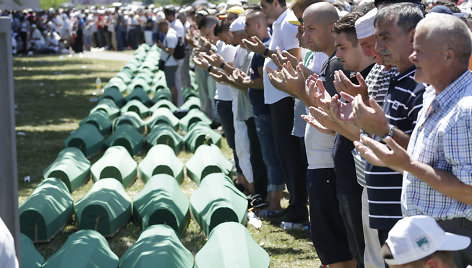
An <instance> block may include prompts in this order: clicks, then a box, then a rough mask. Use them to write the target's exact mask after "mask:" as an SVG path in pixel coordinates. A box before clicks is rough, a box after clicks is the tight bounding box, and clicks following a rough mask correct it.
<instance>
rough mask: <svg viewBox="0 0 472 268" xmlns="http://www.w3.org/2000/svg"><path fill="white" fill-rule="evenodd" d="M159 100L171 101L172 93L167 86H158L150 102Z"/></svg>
mask: <svg viewBox="0 0 472 268" xmlns="http://www.w3.org/2000/svg"><path fill="white" fill-rule="evenodd" d="M159 100H168V101H172V93H171V92H170V89H168V88H167V87H163V88H159V89H158V90H157V91H156V93H155V94H154V97H153V98H152V100H151V101H152V103H157V102H158V101H159Z"/></svg>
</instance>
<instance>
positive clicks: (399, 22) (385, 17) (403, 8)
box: [375, 3, 424, 33]
mask: <svg viewBox="0 0 472 268" xmlns="http://www.w3.org/2000/svg"><path fill="white" fill-rule="evenodd" d="M423 18H424V13H423V11H422V10H421V9H420V8H419V7H418V5H415V4H412V3H398V4H392V5H389V6H386V7H383V8H381V9H379V11H378V13H377V16H376V17H375V26H377V25H379V23H390V22H393V24H394V25H395V26H396V27H398V28H400V29H401V30H402V31H403V32H404V33H408V32H410V31H411V30H413V29H415V27H416V24H418V22H419V21H420V20H422V19H423Z"/></svg>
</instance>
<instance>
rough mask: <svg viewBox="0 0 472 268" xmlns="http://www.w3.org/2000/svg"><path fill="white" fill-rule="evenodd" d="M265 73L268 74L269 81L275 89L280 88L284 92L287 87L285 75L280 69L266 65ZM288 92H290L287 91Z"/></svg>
mask: <svg viewBox="0 0 472 268" xmlns="http://www.w3.org/2000/svg"><path fill="white" fill-rule="evenodd" d="M266 71H267V74H268V75H269V80H270V83H271V84H272V85H273V86H274V87H275V88H277V89H279V90H282V91H284V92H286V91H285V89H286V88H287V83H286V82H285V77H284V74H283V73H282V71H279V70H273V69H272V68H270V67H269V66H267V67H266ZM287 93H289V94H290V92H287Z"/></svg>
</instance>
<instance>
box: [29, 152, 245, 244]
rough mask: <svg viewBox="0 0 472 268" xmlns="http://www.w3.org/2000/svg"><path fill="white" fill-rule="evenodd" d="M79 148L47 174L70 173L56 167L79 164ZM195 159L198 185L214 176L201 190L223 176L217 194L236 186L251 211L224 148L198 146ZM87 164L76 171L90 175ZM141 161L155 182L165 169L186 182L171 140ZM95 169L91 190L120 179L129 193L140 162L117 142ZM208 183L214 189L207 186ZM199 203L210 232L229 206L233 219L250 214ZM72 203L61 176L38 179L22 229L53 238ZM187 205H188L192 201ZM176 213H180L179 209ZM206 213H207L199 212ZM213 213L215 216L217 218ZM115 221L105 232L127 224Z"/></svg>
mask: <svg viewBox="0 0 472 268" xmlns="http://www.w3.org/2000/svg"><path fill="white" fill-rule="evenodd" d="M74 154H78V155H80V152H77V151H74V150H70V151H66V152H64V153H63V155H62V157H63V159H66V160H68V161H64V162H62V165H59V164H58V165H51V167H50V168H48V170H47V171H46V172H45V174H49V175H50V174H57V175H58V176H59V175H66V174H65V173H62V174H61V172H54V171H55V170H60V167H61V166H62V167H64V166H67V163H68V162H69V163H72V164H73V161H75V159H76V158H74ZM85 160H86V159H85ZM86 161H88V160H86ZM198 162H202V163H205V164H207V165H208V166H207V167H206V168H200V167H199V165H198V164H192V163H198ZM189 163H190V165H189V167H188V171H189V175H190V174H192V175H191V178H192V179H193V180H194V181H195V182H196V183H197V184H198V185H200V183H201V180H202V178H204V177H206V178H205V180H207V178H208V180H207V182H206V184H204V186H202V185H200V188H199V191H200V190H201V189H203V190H201V191H203V192H205V191H208V192H212V185H213V184H216V182H220V184H221V185H224V187H226V188H222V189H220V190H221V191H216V192H214V193H216V194H217V196H215V198H216V199H217V197H218V195H220V196H224V195H223V194H222V193H225V190H228V189H232V190H233V192H234V193H235V194H239V195H240V199H236V200H242V201H241V202H245V205H244V204H242V203H240V204H241V208H243V207H244V210H242V211H245V208H246V207H247V200H246V198H245V196H244V195H242V194H241V193H240V192H239V191H238V190H236V188H235V187H234V185H233V184H232V182H231V181H230V180H229V179H228V178H227V177H225V175H228V174H229V173H230V171H231V169H232V165H231V162H229V161H228V160H226V159H225V158H224V157H223V156H222V155H221V152H220V150H219V148H218V147H216V146H214V145H211V146H207V145H205V146H201V147H200V148H199V149H198V150H197V152H196V153H195V155H194V156H193V157H192V158H191V159H190V160H189ZM81 165H82V169H78V168H77V169H73V170H72V171H71V172H70V173H71V174H76V175H77V178H81V179H83V180H85V179H84V178H86V175H85V174H86V173H87V172H88V168H87V165H86V164H84V163H83V162H81ZM139 167H140V168H139V170H140V174H141V177H142V178H143V180H144V181H145V182H147V183H149V182H150V178H151V177H153V176H159V174H161V175H160V176H161V177H162V176H168V177H169V178H174V177H175V178H176V180H177V182H179V183H181V182H182V180H183V164H182V162H180V161H179V160H178V159H177V158H176V157H175V155H174V154H173V151H172V149H170V148H169V147H168V146H165V145H157V146H154V147H153V148H152V149H151V150H150V151H149V153H148V155H147V156H146V158H145V159H143V161H142V162H141V163H140V165H139ZM91 173H92V178H93V179H94V181H96V183H95V185H94V186H93V188H92V190H91V192H97V191H98V190H99V189H102V188H96V187H99V186H100V187H102V185H114V187H115V188H116V187H118V185H119V187H118V188H120V187H121V188H120V189H122V190H121V191H120V192H121V193H123V194H126V193H125V191H124V188H123V186H125V187H126V186H128V185H129V184H130V183H131V181H132V180H133V179H134V178H135V176H136V174H137V164H136V162H134V160H133V159H132V158H131V157H130V156H129V154H128V153H127V151H126V150H125V149H124V148H123V147H119V146H118V147H111V148H109V149H108V150H107V151H106V152H105V154H104V156H103V157H102V158H101V159H100V160H98V161H97V163H95V164H94V165H93V166H92V167H91ZM212 173H215V174H212ZM163 174H165V175H163ZM210 174H211V175H210ZM221 177H223V178H224V179H221ZM108 178H113V179H108ZM77 180H79V179H77ZM102 180H106V182H103V181H102ZM205 180H203V181H205ZM172 181H174V179H172ZM120 182H121V183H120ZM177 182H176V185H177ZM210 182H212V183H210ZM220 184H218V185H220ZM69 185H75V186H76V185H80V184H79V183H78V182H75V181H73V182H72V183H69ZM146 185H147V184H146ZM150 185H153V183H151V184H150ZM43 186H44V187H43ZM146 187H147V186H146ZM146 187H145V189H144V190H143V191H144V192H145V193H146V191H150V190H148V188H146ZM149 187H151V189H154V188H153V187H152V186H149ZM176 187H178V186H176ZM214 187H217V186H213V188H214ZM206 188H208V189H207V190H205V189H206ZM167 189H170V187H167ZM145 190H146V191H145ZM116 191H118V190H115V192H116ZM199 191H197V192H196V193H195V196H196V197H195V198H197V197H198V195H199V193H198V192H199ZM213 191H215V189H213ZM45 195H46V196H47V197H46V198H44V196H45ZM56 195H57V196H56ZM174 195H175V194H174ZM231 196H232V194H229V195H228V198H227V200H229V197H231ZM92 197H95V195H92V196H91V197H90V200H92V201H93V200H96V198H95V199H94V198H92ZM112 197H113V196H112ZM205 197H207V198H209V197H211V195H208V194H204V195H203V196H202V198H205ZM38 200H39V202H38ZM196 200H199V199H196ZM212 200H213V199H212V198H210V199H208V200H207V201H206V202H203V204H206V203H211V202H212ZM121 201H122V202H125V201H126V198H124V199H123V200H121ZM223 201H224V200H223ZM233 201H234V200H233ZM233 201H231V202H229V201H228V202H226V203H227V205H226V206H225V207H226V208H229V207H230V205H231V203H233ZM58 202H59V203H58ZM79 203H80V202H79ZM147 203H149V202H147ZM193 203H195V204H197V205H196V206H192V211H193V212H194V216H195V218H196V219H198V220H197V222H198V223H199V224H200V226H201V227H202V230H203V231H204V233H206V234H208V233H209V231H210V230H211V228H212V227H213V226H215V225H216V224H217V223H218V221H219V220H220V218H222V217H220V216H218V215H220V214H221V213H223V212H224V213H223V214H222V215H229V216H228V217H226V216H224V217H223V218H231V219H233V220H234V219H235V218H237V219H238V221H241V222H244V221H245V216H244V215H245V214H244V215H240V214H237V213H236V214H237V215H238V217H234V215H235V214H231V213H229V210H228V209H223V210H221V211H219V212H218V213H214V214H213V213H211V214H209V215H207V214H205V213H202V212H199V211H200V209H199V208H200V207H201V206H198V204H199V202H197V201H195V202H193ZM104 204H109V205H111V204H112V203H109V202H105V203H104ZM136 204H137V203H135V205H136ZM238 204H239V203H238ZM72 206H73V204H72V197H71V196H70V194H69V189H68V188H67V185H66V184H65V183H63V182H62V181H60V180H59V179H56V178H50V179H46V180H44V181H43V182H42V183H41V184H39V185H38V187H37V188H36V190H35V191H34V192H33V194H31V196H30V197H29V198H28V200H27V201H25V203H23V204H22V206H20V214H21V216H20V219H21V223H22V224H21V225H22V228H23V230H24V231H23V230H22V231H23V232H24V233H26V234H28V235H29V236H30V237H31V238H32V239H33V240H35V241H48V240H50V239H51V238H52V237H53V236H54V235H55V233H56V232H57V231H58V230H59V229H60V228H61V227H62V226H63V225H64V224H65V223H66V222H67V220H68V219H69V218H70V214H71V213H72V209H71V207H72ZM121 207H124V206H123V205H122V206H121ZM186 207H187V208H188V205H187V206H186ZM79 208H81V206H79V204H77V205H76V209H79ZM213 208H215V210H216V208H217V206H214V207H213ZM97 209H98V208H97ZM110 210H111V209H110ZM135 210H136V211H137V212H138V214H137V216H138V217H139V218H143V217H144V216H143V217H141V216H140V214H139V211H140V209H139V208H138V207H136V209H135ZM234 211H236V210H234ZM212 212H213V211H212ZM123 213H125V214H127V212H126V210H125V211H123ZM225 213H227V214H225ZM228 213H229V214H228ZM173 214H174V215H180V214H178V213H177V212H175V213H173ZM112 215H115V216H116V215H117V213H112ZM143 215H144V214H143ZM215 215H216V216H215ZM200 216H201V218H199V217H200ZM212 217H215V218H212ZM177 218H178V219H181V218H180V217H177ZM187 218H188V217H187ZM33 219H34V220H33ZM77 219H78V222H79V227H80V216H77ZM95 220H96V219H95ZM102 220H104V218H103V217H102ZM136 220H137V221H138V222H140V223H141V224H140V225H141V226H145V225H146V224H147V220H144V221H141V220H139V219H136ZM110 221H111V219H108V225H109V227H105V229H108V230H109V231H108V232H107V231H103V233H104V234H105V235H110V234H113V233H114V232H115V231H116V230H118V227H119V226H121V225H122V224H123V222H121V221H120V220H119V219H118V223H117V224H115V225H114V227H113V226H110V225H111V223H110ZM92 222H93V221H92ZM176 222H180V221H176ZM105 223H107V222H105ZM175 227H176V228H177V229H176V230H177V231H181V230H183V225H181V224H177V225H176V226H175Z"/></svg>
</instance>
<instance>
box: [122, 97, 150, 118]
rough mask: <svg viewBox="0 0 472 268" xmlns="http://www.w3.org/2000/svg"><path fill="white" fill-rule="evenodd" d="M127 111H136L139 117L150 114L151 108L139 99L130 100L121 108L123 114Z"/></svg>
mask: <svg viewBox="0 0 472 268" xmlns="http://www.w3.org/2000/svg"><path fill="white" fill-rule="evenodd" d="M126 112H135V113H137V114H138V115H139V117H141V118H145V117H146V116H148V115H149V108H148V107H147V106H146V105H144V104H143V103H142V102H140V101H139V100H130V101H129V102H128V103H126V105H125V106H123V108H121V114H124V113H126Z"/></svg>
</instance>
